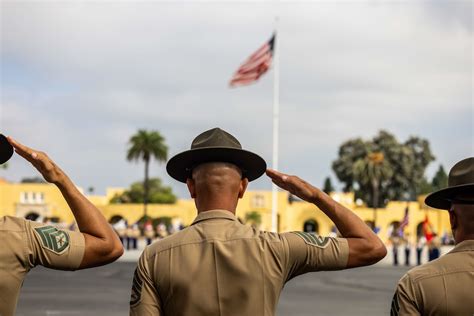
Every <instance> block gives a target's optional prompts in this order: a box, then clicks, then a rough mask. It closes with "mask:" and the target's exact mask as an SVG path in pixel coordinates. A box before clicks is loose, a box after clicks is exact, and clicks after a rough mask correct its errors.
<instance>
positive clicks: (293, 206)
mask: <svg viewBox="0 0 474 316" xmlns="http://www.w3.org/2000/svg"><path fill="white" fill-rule="evenodd" d="M122 191H123V189H121V188H110V189H108V190H107V194H106V195H104V196H98V195H92V196H88V198H89V200H90V201H91V202H92V203H93V204H95V205H96V206H97V207H98V209H99V210H100V211H101V212H102V213H103V214H104V216H105V217H106V218H107V219H108V220H110V219H111V218H112V217H114V216H121V217H123V218H125V219H127V221H128V222H129V223H134V222H136V221H137V220H138V219H140V218H141V217H142V216H143V205H142V204H109V203H108V201H109V200H110V199H111V198H112V197H113V196H114V195H115V194H116V193H120V192H122ZM25 194H26V195H25ZM332 197H333V198H334V199H335V200H337V201H338V202H340V203H341V204H343V205H344V206H346V207H348V208H349V209H352V210H353V211H354V212H355V213H356V214H357V215H358V216H359V217H360V218H361V219H362V220H364V221H372V220H373V217H374V211H373V209H369V208H367V207H365V206H363V205H362V206H358V205H355V203H354V202H353V201H354V199H353V195H352V194H350V193H349V194H345V193H334V194H332ZM423 200H424V198H423V197H420V199H419V201H417V202H409V203H407V202H401V201H393V202H389V203H388V205H387V207H386V208H381V209H378V210H377V227H379V228H380V232H379V236H380V237H381V238H382V239H383V240H385V241H387V240H388V237H389V234H390V225H391V224H392V222H396V221H398V222H400V221H402V219H403V217H404V214H405V208H406V207H407V206H408V207H409V225H408V227H407V228H406V229H405V232H406V233H408V234H409V235H410V238H411V241H412V242H415V241H416V235H417V225H419V224H420V223H422V222H423V221H424V220H425V217H426V216H428V218H429V221H430V223H431V225H432V228H433V230H434V231H435V232H437V233H438V234H440V235H443V234H444V233H445V232H446V233H449V234H450V232H451V230H450V225H449V215H448V212H446V211H439V210H434V209H431V208H428V207H427V206H426V205H424V203H423ZM271 201H272V198H271V191H249V192H247V193H246V194H245V196H244V197H243V198H242V199H241V200H240V201H239V204H238V207H237V212H236V214H237V217H239V218H240V219H241V220H242V221H245V218H246V215H247V213H250V212H257V213H259V214H260V216H261V223H260V225H259V226H260V228H261V229H263V230H271V207H272V205H271ZM278 206H279V207H278V219H279V221H278V229H279V231H280V232H285V231H294V230H299V231H301V230H303V229H304V224H305V222H307V221H314V222H315V223H317V232H318V233H319V234H321V235H328V234H329V233H330V232H331V231H333V230H334V224H333V223H332V221H331V220H330V219H329V218H328V217H327V216H326V215H325V214H324V213H323V212H322V211H321V210H319V209H318V208H317V207H316V206H314V205H312V204H310V203H306V202H303V201H292V202H290V201H289V199H288V194H287V192H284V191H280V192H278ZM28 213H37V214H38V215H40V216H43V217H57V218H59V220H60V221H62V222H66V223H72V222H73V221H74V217H73V216H72V213H71V211H70V209H69V207H68V205H67V203H66V202H65V200H64V198H63V197H62V195H61V193H60V191H59V190H58V189H57V188H56V187H55V186H54V185H51V184H23V183H9V182H6V181H4V180H3V181H2V180H1V179H0V216H4V215H11V216H26V215H27V214H28ZM148 215H149V216H151V217H153V218H157V217H164V216H166V217H171V218H174V219H180V221H181V223H182V224H183V225H185V226H187V225H190V224H191V223H192V221H193V219H194V218H195V216H196V210H195V206H194V201H193V200H191V199H187V200H186V199H185V200H178V202H177V203H175V204H150V205H148Z"/></svg>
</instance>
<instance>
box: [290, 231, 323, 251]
mask: <svg viewBox="0 0 474 316" xmlns="http://www.w3.org/2000/svg"><path fill="white" fill-rule="evenodd" d="M292 233H293V234H295V235H298V236H300V237H301V238H303V240H304V242H305V243H307V244H308V245H312V246H316V247H319V248H326V246H327V245H328V244H329V237H321V236H319V235H316V234H314V233H304V232H292Z"/></svg>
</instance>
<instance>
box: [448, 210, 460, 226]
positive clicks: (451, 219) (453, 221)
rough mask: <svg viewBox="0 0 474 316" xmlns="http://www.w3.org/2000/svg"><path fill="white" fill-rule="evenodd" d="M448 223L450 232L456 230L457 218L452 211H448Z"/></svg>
mask: <svg viewBox="0 0 474 316" xmlns="http://www.w3.org/2000/svg"><path fill="white" fill-rule="evenodd" d="M449 222H450V223H451V230H455V229H456V228H458V224H459V223H458V216H457V215H456V213H454V211H453V210H450V211H449Z"/></svg>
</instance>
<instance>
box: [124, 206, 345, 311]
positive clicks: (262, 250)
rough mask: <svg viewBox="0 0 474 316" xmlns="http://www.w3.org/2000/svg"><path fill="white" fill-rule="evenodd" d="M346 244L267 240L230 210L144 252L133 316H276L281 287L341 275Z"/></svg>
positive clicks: (270, 236) (304, 236)
mask: <svg viewBox="0 0 474 316" xmlns="http://www.w3.org/2000/svg"><path fill="white" fill-rule="evenodd" d="M348 254H349V247H348V244H347V240H346V239H342V238H328V237H326V238H322V237H319V236H315V235H313V234H309V233H302V232H295V233H283V234H277V233H270V232H264V231H259V230H257V229H255V228H252V227H249V226H246V225H243V224H241V223H240V222H239V221H238V220H237V218H236V217H235V216H234V215H233V214H232V213H230V212H228V211H223V210H212V211H206V212H202V213H200V214H199V215H198V216H197V217H196V219H195V220H194V222H193V224H192V225H191V226H190V227H188V228H186V229H184V230H182V231H180V232H178V233H175V234H174V235H171V236H170V237H167V238H165V239H162V240H160V241H158V242H155V243H153V244H151V245H150V246H148V247H147V248H146V249H145V251H144V252H143V254H142V256H141V257H140V260H139V263H138V267H137V269H136V271H135V275H134V280H133V286H132V297H131V302H130V315H170V316H175V315H176V316H178V315H192V316H200V315H206V316H213V315H226V316H232V315H238V316H242V315H259V316H264V315H274V314H275V308H276V305H277V303H278V298H279V296H280V292H281V291H282V288H283V286H284V284H285V283H286V282H287V281H289V280H290V279H292V278H294V277H295V276H297V275H300V274H303V273H306V272H310V271H318V270H337V269H344V268H345V267H346V265H347V260H348Z"/></svg>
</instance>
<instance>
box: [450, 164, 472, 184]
mask: <svg viewBox="0 0 474 316" xmlns="http://www.w3.org/2000/svg"><path fill="white" fill-rule="evenodd" d="M464 184H474V157H470V158H466V159H463V160H461V161H459V162H458V163H456V164H455V165H454V166H453V167H452V168H451V170H450V171H449V177H448V186H449V187H453V186H457V185H464Z"/></svg>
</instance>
